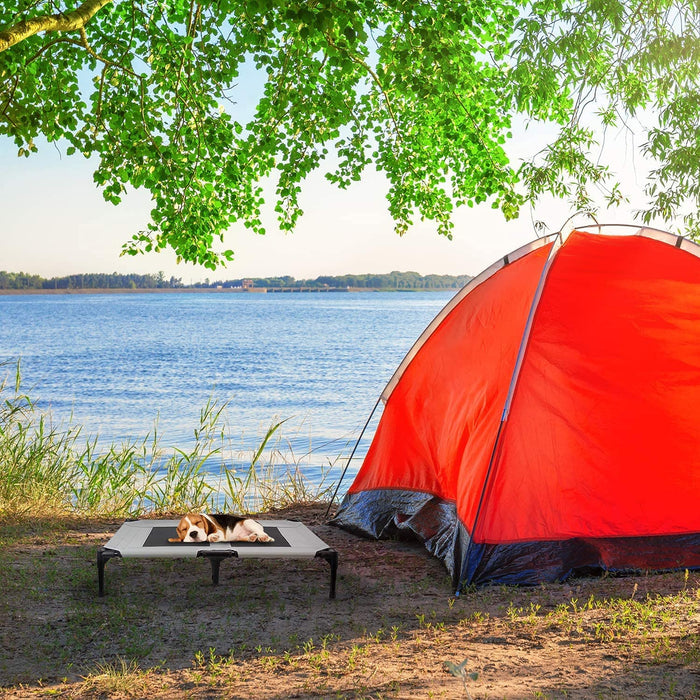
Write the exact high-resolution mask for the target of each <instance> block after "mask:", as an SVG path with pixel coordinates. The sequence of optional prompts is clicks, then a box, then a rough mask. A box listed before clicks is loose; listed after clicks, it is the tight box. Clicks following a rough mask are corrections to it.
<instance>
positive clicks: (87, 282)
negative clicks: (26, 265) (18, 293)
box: [0, 270, 184, 289]
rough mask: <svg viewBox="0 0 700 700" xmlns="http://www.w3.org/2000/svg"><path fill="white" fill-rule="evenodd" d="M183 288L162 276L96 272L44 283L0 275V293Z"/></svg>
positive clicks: (36, 278) (30, 277) (23, 276)
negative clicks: (7, 290) (13, 290)
mask: <svg viewBox="0 0 700 700" xmlns="http://www.w3.org/2000/svg"><path fill="white" fill-rule="evenodd" d="M183 286H184V285H183V284H182V280H180V279H179V278H176V277H171V278H170V279H166V278H165V275H164V274H163V273H162V272H159V273H158V274H157V275H120V274H117V273H116V272H113V273H111V274H109V273H102V272H98V273H88V274H81V275H68V276H67V277H51V278H50V279H46V278H44V277H41V276H39V275H28V274H26V273H24V272H5V271H4V270H2V271H0V289H163V288H172V287H183Z"/></svg>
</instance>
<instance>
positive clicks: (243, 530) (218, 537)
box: [168, 513, 275, 542]
mask: <svg viewBox="0 0 700 700" xmlns="http://www.w3.org/2000/svg"><path fill="white" fill-rule="evenodd" d="M274 541H275V540H274V539H273V538H272V537H270V536H269V535H268V534H267V533H266V532H265V530H263V527H262V525H261V524H260V523H259V522H257V521H255V520H252V519H251V518H246V517H244V516H240V515H226V514H223V513H217V514H216V515H206V514H205V513H188V514H187V515H185V516H183V518H182V520H180V522H179V524H178V526H177V537H169V538H168V542H274Z"/></svg>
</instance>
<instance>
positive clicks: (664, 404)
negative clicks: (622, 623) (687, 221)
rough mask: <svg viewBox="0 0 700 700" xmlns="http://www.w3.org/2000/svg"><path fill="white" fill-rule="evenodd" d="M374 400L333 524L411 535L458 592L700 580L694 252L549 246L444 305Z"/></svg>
mask: <svg viewBox="0 0 700 700" xmlns="http://www.w3.org/2000/svg"><path fill="white" fill-rule="evenodd" d="M591 228H593V229H594V230H591ZM381 398H382V400H383V401H384V404H385V405H384V410H383V414H382V417H381V419H380V421H379V425H378V427H377V430H376V433H375V436H374V438H373V440H372V443H371V445H370V447H369V450H368V452H367V455H366V457H365V459H364V461H363V464H362V467H361V468H360V470H359V472H358V474H357V477H356V478H355V480H354V482H353V484H352V485H351V486H350V488H349V490H348V492H347V495H346V496H345V498H344V499H343V501H342V503H341V505H340V507H339V509H338V512H337V513H336V515H335V517H334V519H333V522H334V523H335V524H337V525H340V526H341V527H344V528H346V529H349V530H351V531H354V532H357V533H360V534H363V535H366V536H370V537H377V538H381V537H390V536H395V535H396V534H397V533H400V532H402V531H409V532H411V533H413V534H415V535H416V536H417V537H418V538H420V539H421V540H422V541H423V542H424V543H425V546H426V547H427V548H428V550H430V551H431V552H433V553H434V554H435V555H436V556H438V557H439V558H441V559H442V560H443V561H444V562H445V564H446V566H447V569H448V570H449V571H450V573H451V575H452V577H453V583H454V586H455V589H458V588H459V587H460V586H462V585H466V584H470V583H475V584H481V583H487V582H493V583H538V582H543V581H555V580H562V579H564V578H566V577H567V576H568V575H570V574H571V573H583V572H587V571H591V570H601V569H602V570H610V571H626V570H639V569H674V568H695V567H700V508H698V504H699V503H700V450H699V449H698V447H699V444H698V438H699V436H700V246H697V245H695V244H694V243H692V242H690V241H688V240H686V239H684V238H682V237H677V236H673V235H671V234H668V233H664V232H661V231H656V230H653V229H649V228H641V229H637V228H636V227H635V233H634V235H608V229H607V228H606V230H605V233H603V232H602V230H601V227H598V226H596V227H582V228H581V229H579V230H576V231H573V232H572V233H571V234H569V235H568V236H567V237H563V236H561V235H560V234H554V235H552V236H549V237H546V238H542V239H538V240H536V241H534V242H533V243H531V244H529V245H526V246H524V247H522V248H520V249H519V250H517V251H516V252H514V253H513V254H511V255H508V256H506V257H505V258H503V259H502V260H499V261H498V262H497V263H496V264H494V265H492V266H491V267H490V268H488V269H487V270H486V271H484V272H483V273H482V274H481V275H479V276H478V277H476V278H474V279H473V280H471V282H469V284H467V286H466V287H464V289H462V290H461V291H460V292H459V293H458V294H457V295H456V296H455V297H454V298H453V299H452V300H451V301H450V302H449V303H448V305H447V306H446V307H445V308H444V309H443V310H442V311H441V312H440V313H439V314H438V316H437V317H436V318H435V319H434V320H433V322H432V323H431V324H430V325H429V326H428V328H427V329H426V330H425V332H424V333H423V334H422V335H421V337H420V338H419V339H418V341H417V342H416V344H415V345H414V347H413V348H412V349H411V351H410V352H409V353H408V355H407V356H406V358H405V359H404V360H403V362H402V363H401V365H400V366H399V367H398V369H397V371H396V373H395V374H394V376H393V377H392V379H391V380H390V382H389V384H388V385H387V387H386V389H385V390H384V392H383V394H382V397H381Z"/></svg>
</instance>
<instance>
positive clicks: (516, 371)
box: [457, 231, 564, 592]
mask: <svg viewBox="0 0 700 700" xmlns="http://www.w3.org/2000/svg"><path fill="white" fill-rule="evenodd" d="M556 236H557V237H556V238H555V239H554V244H553V245H552V249H551V251H550V252H549V257H548V258H547V261H546V262H545V264H544V267H543V268H542V272H541V274H540V279H539V281H538V283H537V289H536V290H535V296H534V297H533V299H532V304H531V305H530V311H529V312H528V316H527V320H526V321H525V328H524V329H523V334H522V336H521V338H520V347H519V348H518V355H517V357H516V359H515V367H513V373H512V375H511V378H510V386H509V387H508V394H507V395H506V401H505V406H504V407H503V413H502V414H501V422H500V423H499V425H498V432H497V433H496V438H495V440H494V441H493V449H492V450H491V458H490V459H489V466H488V468H487V469H486V476H485V477H484V484H483V486H482V487H481V495H480V496H479V504H478V505H477V507H476V513H475V514H474V522H473V523H472V529H471V532H470V533H469V544H468V545H467V553H466V556H465V559H466V561H467V563H468V562H469V556H470V554H471V551H472V547H473V545H474V535H475V534H476V526H477V524H478V522H479V516H480V515H481V507H482V506H483V504H484V500H485V498H486V490H487V489H488V486H489V482H490V480H491V472H492V470H493V465H494V464H495V462H496V452H497V450H498V447H499V445H500V442H501V433H502V432H503V426H504V425H505V423H506V421H507V420H508V414H509V413H510V405H511V402H512V400H513V395H514V394H515V386H516V384H517V381H518V377H519V376H520V369H521V367H522V363H523V357H524V355H525V348H526V347H527V343H528V340H529V339H530V330H531V329H532V322H533V319H534V316H535V311H536V310H537V307H538V306H539V303H540V297H541V296H542V290H543V289H544V284H545V281H546V279H547V275H548V274H549V270H550V268H551V266H552V262H553V261H554V257H555V255H556V253H557V251H558V250H559V248H560V247H561V246H562V244H563V242H564V239H563V237H562V234H561V231H559V232H558V233H557V234H556ZM461 577H462V572H460V574H459V578H460V579H461ZM460 584H461V581H459V580H458V581H457V592H459V587H460Z"/></svg>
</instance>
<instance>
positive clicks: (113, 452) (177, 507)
mask: <svg viewBox="0 0 700 700" xmlns="http://www.w3.org/2000/svg"><path fill="white" fill-rule="evenodd" d="M227 406H228V404H227V403H220V402H217V401H215V400H213V399H210V400H209V401H208V402H207V404H206V405H205V406H204V407H203V408H202V410H201V411H200V416H199V422H198V424H197V425H196V426H195V428H194V443H193V445H192V446H191V447H190V448H188V449H181V448H177V447H175V448H170V449H166V448H164V447H163V446H162V445H161V443H160V438H159V436H158V431H157V427H156V428H154V430H153V432H152V433H149V434H148V435H147V436H146V437H145V438H143V439H142V440H135V441H126V442H124V443H122V444H119V445H116V444H111V445H110V446H109V447H108V448H106V449H99V448H98V440H97V438H92V437H87V438H85V437H83V430H82V427H81V426H77V425H75V424H73V423H72V422H69V423H68V425H67V426H63V425H57V424H55V423H54V421H53V419H52V417H51V413H50V412H48V411H45V410H42V409H40V408H39V407H38V405H37V402H36V401H35V400H34V399H32V398H31V397H30V396H29V394H28V393H26V392H25V391H24V390H23V387H22V380H21V372H20V363H19V362H17V364H16V367H15V369H14V372H13V373H12V375H10V373H9V372H8V374H7V376H5V378H4V379H2V380H0V464H2V465H3V469H2V473H0V519H2V520H3V521H4V522H12V521H17V520H21V519H24V518H26V517H28V516H29V515H30V514H31V513H37V512H41V513H43V514H45V515H55V516H59V515H61V514H66V513H73V514H79V515H101V516H108V517H139V516H140V515H143V514H145V513H152V514H161V513H178V512H186V511H194V510H208V511H209V512H214V511H235V512H241V513H243V512H257V511H261V510H267V509H270V508H273V507H278V508H279V507H284V506H287V505H289V504H292V503H299V502H310V501H320V500H323V499H324V498H327V497H329V495H330V493H331V492H332V487H333V484H330V483H325V474H326V473H327V472H324V476H323V478H322V479H321V481H320V483H316V482H314V483H312V482H311V481H310V480H309V479H308V478H307V477H305V476H304V474H303V471H302V469H301V466H300V463H301V460H298V459H296V458H295V455H294V453H293V450H292V449H291V445H289V444H287V445H286V446H285V443H284V441H283V438H282V436H281V434H280V427H281V426H282V425H283V424H284V422H285V421H276V422H274V423H273V424H272V425H271V426H270V427H269V429H268V430H267V431H266V433H265V435H264V436H263V438H262V440H261V441H260V443H259V444H258V446H257V447H256V448H255V449H252V450H236V449H235V448H234V446H233V441H232V439H231V438H230V431H229V428H228V423H227V420H226V409H227ZM332 466H333V465H329V468H328V471H330V469H331V467H332Z"/></svg>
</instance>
